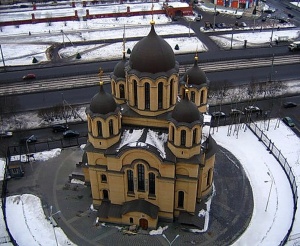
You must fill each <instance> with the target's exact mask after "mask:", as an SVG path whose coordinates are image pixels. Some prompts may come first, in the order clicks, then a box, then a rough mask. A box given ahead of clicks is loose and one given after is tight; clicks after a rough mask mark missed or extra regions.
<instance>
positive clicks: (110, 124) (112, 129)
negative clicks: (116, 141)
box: [108, 120, 114, 135]
mask: <svg viewBox="0 0 300 246" xmlns="http://www.w3.org/2000/svg"><path fill="white" fill-rule="evenodd" d="M108 127H109V134H110V135H113V134H114V124H113V120H109V122H108Z"/></svg>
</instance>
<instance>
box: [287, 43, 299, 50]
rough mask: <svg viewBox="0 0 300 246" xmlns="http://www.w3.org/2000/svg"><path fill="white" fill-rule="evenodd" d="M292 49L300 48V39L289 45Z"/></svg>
mask: <svg viewBox="0 0 300 246" xmlns="http://www.w3.org/2000/svg"><path fill="white" fill-rule="evenodd" d="M289 50H290V51H295V50H300V41H296V42H293V43H291V44H290V45H289Z"/></svg>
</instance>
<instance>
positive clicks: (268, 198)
mask: <svg viewBox="0 0 300 246" xmlns="http://www.w3.org/2000/svg"><path fill="white" fill-rule="evenodd" d="M267 174H268V175H269V177H270V178H271V186H270V191H269V196H268V200H267V204H266V208H265V212H267V209H268V205H269V200H270V195H271V191H272V187H273V182H274V180H273V177H272V175H271V174H270V173H269V172H267ZM265 182H269V181H265Z"/></svg>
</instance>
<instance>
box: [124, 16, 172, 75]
mask: <svg viewBox="0 0 300 246" xmlns="http://www.w3.org/2000/svg"><path fill="white" fill-rule="evenodd" d="M175 64H176V61H175V55H174V52H173V49H172V48H171V46H170V45H169V44H168V43H167V42H166V41H165V40H164V39H163V38H161V37H160V36H158V35H157V34H156V32H155V29H154V21H152V22H151V30H150V32H149V34H148V35H147V36H146V37H144V38H142V39H141V40H140V41H139V42H138V43H137V44H136V45H135V46H134V47H133V49H132V52H131V54H130V58H129V65H130V67H131V68H132V69H135V70H137V71H139V72H147V73H159V72H167V71H169V70H170V69H172V68H174V67H175Z"/></svg>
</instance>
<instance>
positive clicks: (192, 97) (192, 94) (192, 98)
mask: <svg viewBox="0 0 300 246" xmlns="http://www.w3.org/2000/svg"><path fill="white" fill-rule="evenodd" d="M195 97H196V93H195V92H194V91H191V101H192V102H193V103H195Z"/></svg>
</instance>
